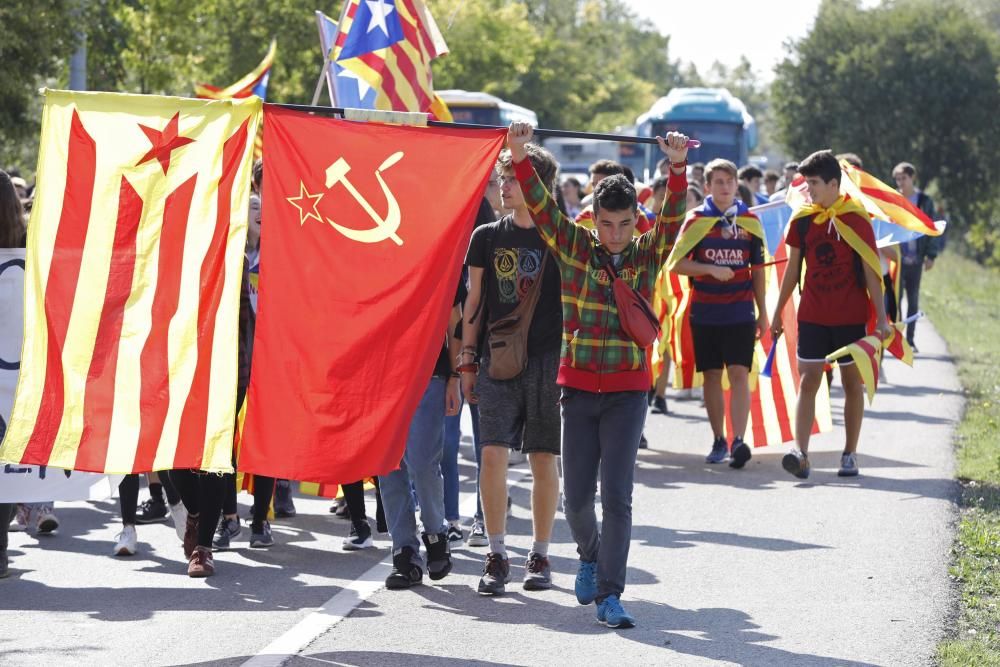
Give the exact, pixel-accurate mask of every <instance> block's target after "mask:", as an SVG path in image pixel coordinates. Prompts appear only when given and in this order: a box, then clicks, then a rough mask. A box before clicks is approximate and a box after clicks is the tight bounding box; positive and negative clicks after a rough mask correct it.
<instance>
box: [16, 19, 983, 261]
mask: <svg viewBox="0 0 1000 667" xmlns="http://www.w3.org/2000/svg"><path fill="white" fill-rule="evenodd" d="M426 1H427V4H428V6H429V7H430V9H431V11H432V12H433V14H434V16H435V18H436V20H437V22H438V25H439V27H440V29H441V31H442V33H443V35H444V37H445V40H446V41H447V42H448V46H449V47H450V51H451V52H450V53H449V54H448V55H447V56H445V57H443V58H439V59H438V60H437V61H435V63H434V77H435V86H436V87H437V88H439V89H445V88H464V89H466V90H482V91H485V92H489V93H492V94H495V95H498V96H499V97H502V98H504V99H506V100H508V101H511V102H514V103H517V104H521V105H523V106H526V107H529V108H531V109H534V110H535V111H536V113H537V114H538V116H539V121H540V123H541V124H542V125H543V126H546V127H551V128H565V129H578V130H605V131H606V130H610V129H613V128H614V127H616V126H621V125H630V124H633V123H634V122H635V119H636V117H638V116H639V115H640V114H641V113H643V112H644V111H646V110H647V109H648V108H649V107H650V105H651V104H652V103H653V102H654V101H655V100H656V99H657V98H658V97H660V96H663V95H665V94H666V93H667V92H669V90H670V89H671V88H674V87H677V86H685V85H712V86H716V85H718V86H725V87H728V88H729V89H730V91H731V92H733V94H734V95H736V96H738V97H740V98H741V99H743V101H744V102H745V103H746V104H747V106H748V108H749V110H750V112H751V113H752V114H753V115H754V116H755V117H756V118H757V121H758V124H759V126H760V132H761V144H762V146H761V149H762V150H763V152H766V153H767V154H768V155H772V156H774V155H778V156H784V157H788V158H790V159H795V158H801V157H803V156H804V155H805V154H807V153H809V152H811V151H812V150H815V149H817V148H822V147H829V148H832V149H834V150H835V151H837V152H844V151H850V152H854V153H857V154H859V155H860V156H861V157H862V158H863V160H864V162H865V167H866V169H867V170H868V171H870V172H872V173H873V174H875V175H876V176H878V177H879V178H882V179H883V180H887V181H891V178H890V173H891V169H892V166H893V165H894V164H895V163H896V162H899V161H902V160H907V161H910V162H913V163H914V164H916V165H917V167H918V169H919V172H920V178H921V182H922V183H923V184H924V185H925V186H928V188H929V189H930V190H931V192H932V193H933V194H936V195H937V196H938V198H939V200H940V201H941V202H942V204H943V207H944V212H946V213H947V216H948V219H949V221H950V224H951V230H952V231H951V232H950V233H949V238H950V239H954V240H957V241H959V242H961V243H962V244H964V245H965V246H966V248H967V249H968V250H969V251H970V252H971V253H972V254H974V255H975V256H976V257H977V258H978V259H980V260H982V261H988V262H992V263H996V264H998V265H1000V232H997V231H995V230H996V229H997V228H998V227H997V224H995V223H997V222H998V221H997V219H996V218H997V215H996V214H995V213H994V211H995V210H996V209H997V208H998V207H997V204H1000V173H998V170H1000V164H998V163H997V161H996V160H995V159H994V153H995V149H994V147H995V146H996V145H997V140H998V139H1000V136H998V135H1000V123H997V122H996V121H995V120H994V118H995V117H996V113H997V109H998V108H1000V78H998V75H1000V0H887V1H886V2H883V3H882V4H881V5H879V6H878V7H875V8H866V7H864V6H862V5H861V4H860V0H823V2H822V3H821V6H820V8H819V12H818V15H817V17H816V21H815V24H814V26H813V27H812V29H811V30H810V31H809V33H808V34H807V35H806V37H804V38H803V39H801V40H799V41H798V42H796V43H793V44H791V45H790V46H789V49H788V52H787V55H786V58H785V59H784V60H783V61H782V62H781V63H779V64H778V66H777V67H776V68H775V71H774V72H773V78H772V77H765V76H762V75H761V72H760V68H759V66H758V65H755V64H754V63H753V61H752V60H750V59H746V58H744V60H743V61H742V62H740V63H738V64H737V65H735V66H731V67H726V66H724V65H721V64H717V65H715V66H713V67H712V68H710V70H709V71H707V72H698V71H697V70H696V69H695V68H694V67H693V66H692V65H690V64H689V63H684V62H682V61H681V59H680V58H677V57H674V56H673V54H672V53H671V51H670V48H669V47H670V41H669V37H668V36H666V35H663V34H661V33H660V32H659V31H658V30H656V28H655V27H653V26H651V25H649V24H648V23H647V22H645V21H643V20H642V19H640V18H639V17H638V16H636V15H635V13H634V12H632V11H631V10H630V9H629V7H628V6H627V5H626V4H625V3H624V2H622V0H522V1H513V0H426ZM320 4H322V5H325V6H321V7H317V3H316V1H315V0H268V1H267V2H260V1H259V0H253V1H251V0H7V2H4V3H2V5H0V55H2V57H3V62H4V65H5V67H4V68H3V69H2V70H0V99H2V100H3V101H2V102H0V165H14V166H17V167H19V168H20V169H21V171H22V172H27V173H30V172H31V171H33V168H34V160H35V157H36V156H35V151H36V148H37V133H38V129H39V118H40V114H39V110H40V106H41V100H40V98H39V96H38V95H37V89H38V87H39V86H41V85H48V86H54V87H58V86H65V85H66V83H67V80H68V62H69V57H70V55H71V54H72V53H73V51H74V50H75V49H76V47H77V46H78V45H79V44H80V42H81V40H85V43H86V47H87V56H88V57H87V81H88V88H89V89H91V90H112V91H130V92H143V93H163V94H171V95H184V96H187V95H191V94H192V89H193V85H194V84H195V83H200V82H203V83H212V84H215V85H228V84H229V83H232V82H233V81H235V80H236V79H238V78H239V77H241V76H242V75H244V74H246V73H247V72H249V71H250V70H252V69H253V68H254V67H255V66H256V65H257V63H258V62H259V61H260V59H261V58H262V57H263V55H264V52H265V51H266V49H267V45H268V43H269V42H270V40H271V38H272V37H276V38H277V39H278V55H277V58H276V61H275V65H274V67H273V70H272V73H271V80H270V84H269V88H268V97H269V99H271V100H275V101H282V102H295V103H308V102H309V101H310V100H311V97H312V93H313V90H314V87H315V84H316V79H317V76H318V74H319V72H320V68H321V66H322V54H321V53H320V48H319V39H318V31H317V28H316V24H315V20H314V18H313V17H314V14H313V12H314V10H316V9H317V8H319V9H321V10H323V11H325V12H326V13H327V14H328V15H329V16H331V17H334V18H336V17H338V16H339V14H340V8H341V5H342V2H325V3H320ZM762 7H766V5H762ZM706 11H708V9H707V6H706ZM761 11H766V9H761ZM779 18H780V17H775V19H776V20H777V19H779Z"/></svg>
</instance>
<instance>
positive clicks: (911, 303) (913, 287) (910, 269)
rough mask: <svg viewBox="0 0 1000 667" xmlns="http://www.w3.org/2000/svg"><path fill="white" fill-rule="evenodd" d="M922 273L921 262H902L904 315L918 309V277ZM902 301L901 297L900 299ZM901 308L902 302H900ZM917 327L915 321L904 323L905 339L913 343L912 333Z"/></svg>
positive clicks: (912, 313)
mask: <svg viewBox="0 0 1000 667" xmlns="http://www.w3.org/2000/svg"><path fill="white" fill-rule="evenodd" d="M923 273H924V265H923V264H903V266H902V273H901V274H900V276H901V277H902V280H903V295H902V296H903V297H905V298H906V316H907V317H912V316H913V315H916V314H917V311H918V310H919V309H920V277H921V276H922V275H923ZM900 301H902V298H901V299H900ZM900 310H902V304H900ZM916 329H917V321H916V320H914V321H912V322H910V323H909V324H907V325H906V340H907V341H908V342H909V343H910V345H913V334H914V332H915V331H916Z"/></svg>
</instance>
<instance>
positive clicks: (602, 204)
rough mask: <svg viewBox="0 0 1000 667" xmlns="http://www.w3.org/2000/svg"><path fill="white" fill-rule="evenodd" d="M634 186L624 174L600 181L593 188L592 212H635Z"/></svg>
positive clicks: (636, 207) (636, 203) (636, 204)
mask: <svg viewBox="0 0 1000 667" xmlns="http://www.w3.org/2000/svg"><path fill="white" fill-rule="evenodd" d="M638 207H639V206H638V198H637V197H636V194H635V186H634V185H632V183H631V182H630V181H629V180H628V178H627V177H626V176H625V175H624V174H615V175H614V176H608V177H607V178H604V179H602V180H601V182H600V183H598V184H597V186H596V187H594V212H595V213H596V212H597V211H599V210H601V209H604V210H606V211H625V210H629V211H632V212H635V211H636V210H637V209H638Z"/></svg>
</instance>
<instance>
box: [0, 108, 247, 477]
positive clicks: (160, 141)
mask: <svg viewBox="0 0 1000 667" xmlns="http://www.w3.org/2000/svg"><path fill="white" fill-rule="evenodd" d="M260 118H261V102H260V100H259V99H257V98H255V97H252V98H248V99H244V100H226V101H203V100H190V99H182V98H172V97H159V96H151V95H125V94H116V93H79V92H68V91H47V92H46V94H45V105H44V108H43V111H42V137H41V146H40V150H39V162H38V183H39V187H38V193H37V195H36V198H35V205H34V207H33V209H32V212H31V222H30V224H29V234H28V247H27V254H26V267H25V269H26V274H25V312H24V330H25V338H24V350H23V354H22V360H21V374H20V378H19V382H18V388H17V395H16V399H15V402H14V408H13V411H12V415H11V421H10V427H9V430H8V432H7V436H6V438H5V439H4V442H3V446H2V448H0V460H3V461H7V462H12V463H22V464H34V465H49V466H55V467H58V468H66V469H73V470H84V471H90V472H102V473H133V472H146V471H151V470H165V469H170V468H199V469H203V470H210V471H231V470H232V466H231V456H232V451H231V450H232V445H233V427H234V422H235V413H236V380H237V328H238V319H239V291H240V281H241V276H242V266H243V246H244V243H245V237H246V227H247V219H246V210H247V205H248V199H249V194H250V168H251V159H252V153H251V151H252V147H253V136H254V135H255V134H256V132H257V127H258V125H259V123H260Z"/></svg>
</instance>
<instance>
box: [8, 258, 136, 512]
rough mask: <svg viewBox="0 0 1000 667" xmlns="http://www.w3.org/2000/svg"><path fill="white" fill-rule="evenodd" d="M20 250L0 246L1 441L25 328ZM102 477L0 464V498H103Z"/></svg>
mask: <svg viewBox="0 0 1000 667" xmlns="http://www.w3.org/2000/svg"><path fill="white" fill-rule="evenodd" d="M23 299H24V248H0V441H2V440H3V437H4V435H5V434H6V432H7V420H8V419H10V410H11V407H12V406H13V405H14V389H15V388H16V387H17V374H18V371H19V369H20V366H21V339H22V330H23V328H24V326H23V322H24V308H23ZM116 481H117V480H114V481H113V480H111V479H110V478H109V477H108V476H107V475H96V474H93V473H85V472H70V471H67V470H61V469H58V468H47V467H45V466H22V465H16V464H2V463H0V502H16V503H36V502H48V501H51V500H104V499H106V498H109V497H111V495H112V492H113V491H114V486H113V484H114V482H116Z"/></svg>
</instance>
